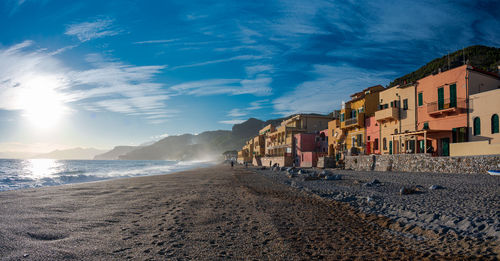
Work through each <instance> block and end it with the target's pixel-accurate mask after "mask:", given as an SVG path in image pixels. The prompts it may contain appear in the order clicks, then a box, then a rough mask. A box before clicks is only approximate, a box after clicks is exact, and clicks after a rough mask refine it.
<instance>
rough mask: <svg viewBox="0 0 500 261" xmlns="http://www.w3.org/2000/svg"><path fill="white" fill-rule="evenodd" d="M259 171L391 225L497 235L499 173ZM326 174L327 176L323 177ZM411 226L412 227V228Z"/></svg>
mask: <svg viewBox="0 0 500 261" xmlns="http://www.w3.org/2000/svg"><path fill="white" fill-rule="evenodd" d="M255 169H256V171H258V172H259V173H261V174H262V175H264V176H266V177H269V178H272V179H273V180H275V181H278V182H279V183H282V184H288V185H290V186H292V187H295V188H298V189H301V190H304V191H307V192H311V193H313V194H316V195H318V196H320V197H322V198H327V199H331V200H335V201H340V202H347V203H349V204H350V205H351V206H353V207H355V208H357V209H360V210H361V211H363V212H364V213H367V214H375V215H383V216H385V217H389V218H390V219H391V220H393V224H391V229H394V230H395V231H400V232H408V235H409V236H413V237H419V236H421V233H418V232H421V230H426V231H431V233H433V234H434V235H435V236H436V237H443V236H449V235H454V236H456V237H458V238H462V237H471V238H475V239H478V240H484V241H491V242H495V241H498V240H499V239H500V177H494V176H490V175H486V174H484V175H483V174H475V175H474V174H472V175H471V174H438V173H403V172H380V171H351V170H336V169H329V170H326V171H324V170H314V169H303V170H300V169H290V168H274V169H272V170H269V169H266V170H262V169H260V168H255ZM325 176H326V177H325ZM412 232H415V233H412Z"/></svg>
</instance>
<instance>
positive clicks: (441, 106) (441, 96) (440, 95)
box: [438, 87, 444, 110]
mask: <svg viewBox="0 0 500 261" xmlns="http://www.w3.org/2000/svg"><path fill="white" fill-rule="evenodd" d="M442 109H444V88H443V87H441V88H438V110H442Z"/></svg>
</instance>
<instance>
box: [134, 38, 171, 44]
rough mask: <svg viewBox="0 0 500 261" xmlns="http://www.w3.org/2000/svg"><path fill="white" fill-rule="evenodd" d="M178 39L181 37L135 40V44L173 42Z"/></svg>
mask: <svg viewBox="0 0 500 261" xmlns="http://www.w3.org/2000/svg"><path fill="white" fill-rule="evenodd" d="M178 40H179V39H165V40H148V41H139V42H134V44H161V43H171V42H175V41H178Z"/></svg>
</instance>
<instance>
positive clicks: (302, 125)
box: [261, 114, 331, 166]
mask: <svg viewBox="0 0 500 261" xmlns="http://www.w3.org/2000/svg"><path fill="white" fill-rule="evenodd" d="M330 120H331V117H329V116H323V115H316V114H297V115H294V116H292V117H290V118H289V119H287V120H284V121H283V122H281V125H280V126H278V127H276V128H275V130H274V131H271V130H270V131H267V132H266V138H265V144H266V148H265V157H263V158H261V161H262V165H264V166H269V165H273V164H275V163H276V164H279V165H280V166H291V165H292V164H293V161H294V158H295V155H294V149H295V148H294V135H295V134H298V133H314V132H317V131H321V130H324V129H325V128H327V126H328V122H329V121H330Z"/></svg>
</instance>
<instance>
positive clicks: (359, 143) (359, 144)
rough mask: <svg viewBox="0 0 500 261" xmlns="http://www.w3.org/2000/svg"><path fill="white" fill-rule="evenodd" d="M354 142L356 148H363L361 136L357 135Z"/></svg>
mask: <svg viewBox="0 0 500 261" xmlns="http://www.w3.org/2000/svg"><path fill="white" fill-rule="evenodd" d="M356 141H357V143H358V145H357V146H358V147H361V146H363V135H362V134H358V135H357V137H356Z"/></svg>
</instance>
